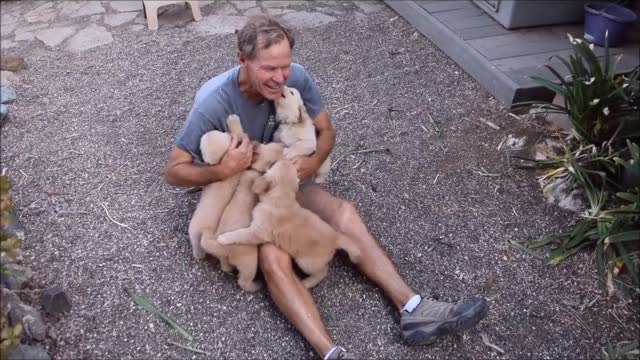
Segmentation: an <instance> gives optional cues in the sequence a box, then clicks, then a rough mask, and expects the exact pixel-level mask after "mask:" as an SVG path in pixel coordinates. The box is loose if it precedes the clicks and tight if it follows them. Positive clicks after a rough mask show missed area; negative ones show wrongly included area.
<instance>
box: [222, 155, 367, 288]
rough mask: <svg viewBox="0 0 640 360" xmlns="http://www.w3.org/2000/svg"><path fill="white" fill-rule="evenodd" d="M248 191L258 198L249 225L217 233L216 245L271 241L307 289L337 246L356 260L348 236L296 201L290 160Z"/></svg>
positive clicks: (322, 273) (321, 274)
mask: <svg viewBox="0 0 640 360" xmlns="http://www.w3.org/2000/svg"><path fill="white" fill-rule="evenodd" d="M252 190H253V192H255V193H256V194H258V195H259V198H260V201H259V202H258V204H257V205H256V207H255V208H254V209H253V212H252V221H251V225H250V226H249V227H248V228H244V229H239V230H235V231H232V232H228V233H224V234H222V235H220V236H219V237H218V239H217V240H218V242H219V243H220V244H224V245H229V244H254V245H258V244H262V243H266V242H271V243H274V244H275V245H277V246H278V247H280V248H281V249H282V250H284V251H286V252H287V253H288V254H289V255H291V257H292V258H293V259H294V260H295V261H296V263H297V264H298V266H299V267H300V269H302V271H304V272H305V273H307V274H308V275H309V277H307V278H305V279H304V280H302V283H303V284H304V286H305V287H307V288H311V287H314V286H315V285H317V284H318V283H319V282H320V281H321V280H322V279H323V278H324V277H325V276H326V275H327V272H328V270H329V266H328V263H329V261H330V260H331V259H332V258H333V255H334V254H335V251H336V249H337V248H340V249H343V250H345V251H346V252H347V253H348V254H349V258H350V259H351V261H352V262H354V263H357V262H358V261H359V260H360V251H359V250H358V248H357V247H356V246H355V244H353V242H352V241H351V240H350V239H349V238H347V237H346V236H344V235H342V234H340V233H339V232H337V231H335V230H334V229H333V228H332V227H331V226H330V225H329V224H327V223H326V222H324V221H323V220H322V219H320V217H318V216H317V215H316V214H314V213H312V212H311V211H309V210H307V209H305V208H303V207H301V206H300V205H299V204H298V201H297V200H296V193H297V190H298V177H297V173H296V168H295V166H294V165H293V164H292V163H291V162H290V161H288V160H279V161H278V162H276V163H275V164H274V165H273V166H272V167H271V168H270V169H269V170H267V172H266V173H265V174H264V175H263V176H261V177H259V178H257V179H256V180H255V181H254V183H253V187H252Z"/></svg>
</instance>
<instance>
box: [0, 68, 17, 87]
mask: <svg viewBox="0 0 640 360" xmlns="http://www.w3.org/2000/svg"><path fill="white" fill-rule="evenodd" d="M19 82H20V78H18V75H16V73H14V72H12V71H7V70H2V71H0V85H1V86H11V85H15V84H18V83H19Z"/></svg>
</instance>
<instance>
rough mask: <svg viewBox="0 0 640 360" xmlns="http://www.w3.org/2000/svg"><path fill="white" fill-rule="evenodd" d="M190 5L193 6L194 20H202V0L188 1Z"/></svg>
mask: <svg viewBox="0 0 640 360" xmlns="http://www.w3.org/2000/svg"><path fill="white" fill-rule="evenodd" d="M187 3H189V6H191V13H192V14H193V20H195V21H200V20H202V13H201V12H200V2H198V1H187Z"/></svg>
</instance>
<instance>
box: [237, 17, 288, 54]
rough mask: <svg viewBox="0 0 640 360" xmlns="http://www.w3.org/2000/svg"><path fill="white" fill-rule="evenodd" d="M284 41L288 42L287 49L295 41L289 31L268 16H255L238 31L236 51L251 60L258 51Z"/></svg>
mask: <svg viewBox="0 0 640 360" xmlns="http://www.w3.org/2000/svg"><path fill="white" fill-rule="evenodd" d="M284 39H287V40H289V48H290V49H293V45H294V44H295V42H296V41H295V39H294V37H293V34H292V33H291V30H289V29H287V28H286V27H284V26H283V25H282V24H280V23H279V22H278V21H277V20H275V19H273V18H272V17H270V16H268V15H265V14H260V15H255V16H252V17H250V18H249V20H248V21H247V23H246V24H245V25H244V26H243V27H242V29H240V31H238V50H239V51H241V52H242V53H243V54H244V56H245V57H246V58H247V59H249V60H251V59H253V58H255V57H256V53H257V52H258V50H262V49H266V48H268V47H270V46H271V45H273V44H277V43H279V42H280V41H282V40H284Z"/></svg>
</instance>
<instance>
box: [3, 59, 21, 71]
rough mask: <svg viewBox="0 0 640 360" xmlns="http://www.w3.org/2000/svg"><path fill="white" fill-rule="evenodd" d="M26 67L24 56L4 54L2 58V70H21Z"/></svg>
mask: <svg viewBox="0 0 640 360" xmlns="http://www.w3.org/2000/svg"><path fill="white" fill-rule="evenodd" d="M23 68H24V58H23V57H21V56H11V55H7V56H2V57H1V58H0V70H8V71H19V70H22V69H23Z"/></svg>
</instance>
